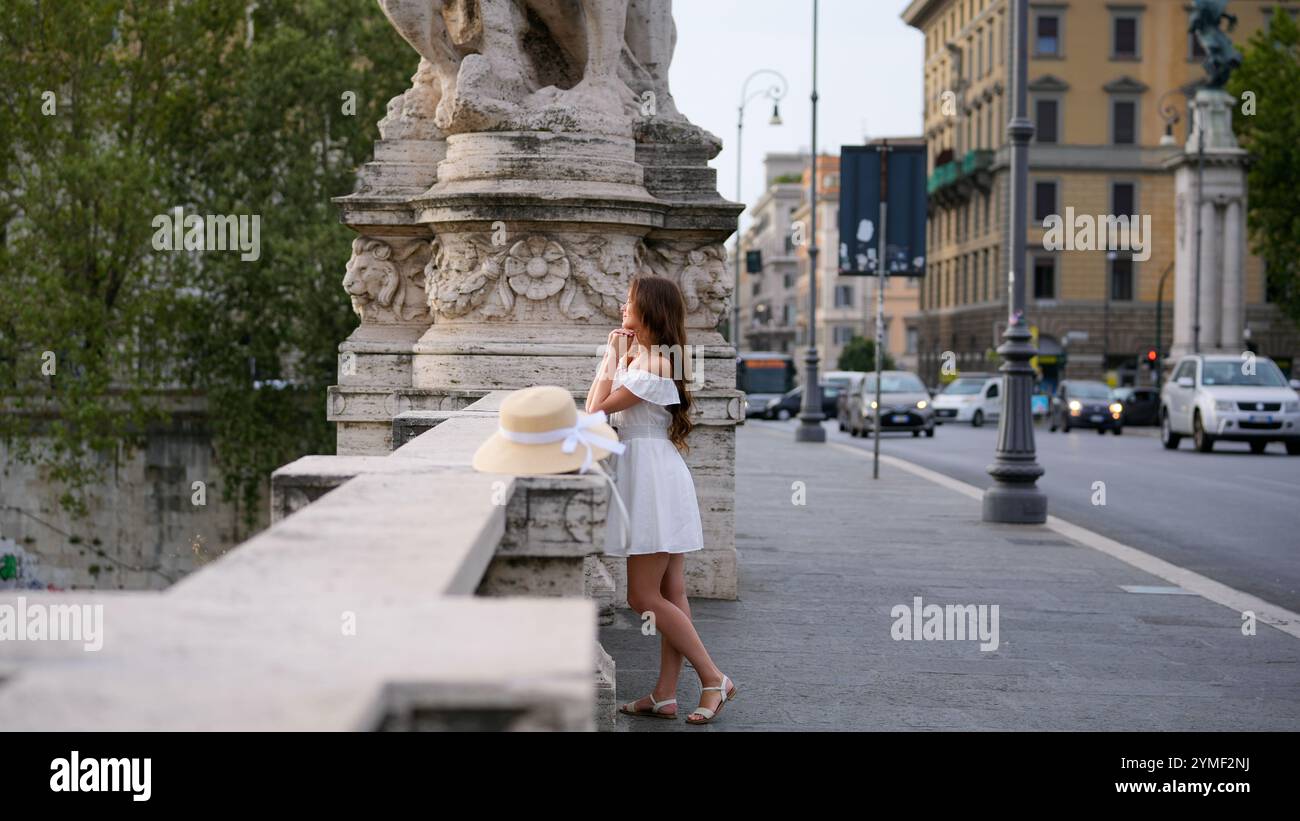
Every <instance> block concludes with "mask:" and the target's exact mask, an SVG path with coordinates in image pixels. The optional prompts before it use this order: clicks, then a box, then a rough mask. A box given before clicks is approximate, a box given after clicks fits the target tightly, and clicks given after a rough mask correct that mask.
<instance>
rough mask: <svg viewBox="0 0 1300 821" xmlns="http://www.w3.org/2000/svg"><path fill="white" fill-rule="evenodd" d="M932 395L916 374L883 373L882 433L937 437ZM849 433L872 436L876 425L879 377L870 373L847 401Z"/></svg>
mask: <svg viewBox="0 0 1300 821" xmlns="http://www.w3.org/2000/svg"><path fill="white" fill-rule="evenodd" d="M930 401H931V400H930V392H929V391H927V390H926V389H925V385H924V384H923V383H922V382H921V380H920V379H919V378H918V377H917V375H916V374H914V373H910V372H908V371H882V372H881V374H880V429H881V431H891V430H894V431H910V432H911V434H912V435H913V436H920V435H921V433H922V432H924V433H925V435H926V436H934V425H935V422H934V410H933V409H932V408H931V407H930ZM848 405H849V409H848V414H849V433H850V434H852V435H853V436H870V435H871V432H872V431H873V430H874V429H875V424H876V375H875V374H874V373H869V374H867V375H866V377H865V378H863V380H862V384H860V385H859V386H858V388H857V390H856V391H855V392H854V393H853V394H852V395H851V396H850V397H849V400H848Z"/></svg>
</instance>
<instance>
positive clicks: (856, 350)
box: [838, 335, 894, 371]
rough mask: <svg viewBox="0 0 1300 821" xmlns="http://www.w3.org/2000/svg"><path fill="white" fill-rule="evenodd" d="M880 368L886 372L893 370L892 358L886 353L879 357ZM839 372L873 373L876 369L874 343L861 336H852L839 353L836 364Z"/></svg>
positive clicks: (872, 340)
mask: <svg viewBox="0 0 1300 821" xmlns="http://www.w3.org/2000/svg"><path fill="white" fill-rule="evenodd" d="M880 361H881V363H882V364H881V366H880V367H881V368H882V369H883V370H886V371H892V370H893V369H894V358H893V357H892V356H890V355H889V354H888V353H885V354H884V355H882V356H881V357H880ZM838 366H839V370H841V371H874V370H875V369H876V341H875V340H874V339H866V338H864V337H861V336H856V335H855V336H853V338H851V339H850V340H849V342H848V344H847V345H845V346H844V350H842V351H840V361H839V363H838Z"/></svg>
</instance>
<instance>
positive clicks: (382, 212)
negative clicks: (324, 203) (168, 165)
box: [329, 0, 742, 598]
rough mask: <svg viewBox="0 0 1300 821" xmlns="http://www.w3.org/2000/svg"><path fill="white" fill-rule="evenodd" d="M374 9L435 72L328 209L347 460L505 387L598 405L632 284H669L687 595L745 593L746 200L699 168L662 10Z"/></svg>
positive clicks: (605, 1)
mask: <svg viewBox="0 0 1300 821" xmlns="http://www.w3.org/2000/svg"><path fill="white" fill-rule="evenodd" d="M381 6H382V7H383V8H384V10H385V12H386V13H387V14H388V15H389V18H390V20H392V22H393V24H394V26H395V27H396V28H397V29H398V31H399V33H401V35H402V36H403V37H404V38H406V39H407V41H408V42H410V43H411V45H412V46H413V47H414V48H415V49H416V51H417V52H419V53H420V54H421V56H422V57H424V58H425V59H424V60H422V61H421V64H420V69H419V70H418V71H417V73H416V75H415V76H414V77H413V85H412V87H411V89H410V90H409V91H407V92H405V93H404V94H402V95H401V96H399V97H397V98H394V100H393V101H392V102H391V103H390V104H389V114H388V116H387V117H386V118H385V119H384V121H383V122H381V123H380V131H381V134H382V136H383V138H384V139H383V140H381V141H380V142H379V143H378V145H377V147H376V152H375V161H374V162H372V163H370V164H368V165H366V166H365V167H364V168H363V169H362V172H361V175H360V180H359V183H358V190H357V192H356V193H354V194H352V195H350V196H347V197H342V198H339V199H338V200H337V202H338V204H339V206H340V208H341V211H342V220H343V222H344V223H346V224H347V225H349V226H350V227H352V228H353V229H354V230H356V231H357V232H358V234H359V235H360V236H359V237H358V239H357V240H356V242H355V243H354V245H353V253H352V259H351V261H350V262H349V263H348V272H347V277H346V278H345V282H344V286H345V288H347V290H348V293H349V294H350V295H351V297H352V300H353V307H354V308H355V309H356V312H357V315H358V316H359V317H360V318H361V324H360V326H359V327H358V328H357V329H356V331H354V332H353V334H352V335H351V336H350V337H349V338H348V339H347V340H346V341H345V342H344V343H343V344H342V345H340V347H339V353H340V358H339V384H338V385H337V386H335V387H334V388H332V389H331V391H330V396H329V402H330V419H331V420H333V421H334V422H335V423H336V424H337V426H338V452H339V453H340V454H379V453H386V452H388V451H389V450H390V449H391V448H392V446H393V441H392V431H393V424H392V422H393V419H394V417H396V416H397V415H399V414H402V413H406V412H412V411H415V412H420V411H453V410H458V409H460V408H463V407H465V406H466V405H468V404H470V403H471V402H473V401H474V400H475V399H477V398H478V397H481V396H483V395H484V394H486V393H487V392H489V391H492V390H503V389H504V390H510V389H517V388H523V387H527V386H530V385H538V384H555V385H561V386H564V387H566V388H569V389H570V390H572V391H573V392H574V394H575V396H583V395H585V393H586V390H587V388H588V386H589V385H590V383H591V380H592V378H593V377H594V375H595V370H596V367H597V365H598V363H599V361H600V357H601V354H602V348H603V345H604V344H605V340H606V338H607V336H608V334H609V331H610V330H611V329H613V328H615V327H617V326H618V324H619V323H620V321H621V312H620V307H621V304H622V303H623V302H624V301H625V300H626V296H627V292H628V286H629V283H630V282H631V280H632V278H633V277H636V276H662V277H666V278H669V279H672V280H673V281H674V282H676V283H677V284H678V285H679V286H680V287H681V290H682V293H683V295H684V296H685V298H686V302H687V309H688V312H689V313H688V317H687V328H688V343H689V345H690V346H691V350H690V351H688V352H687V356H688V357H689V358H690V359H691V365H692V366H693V370H694V371H695V373H694V374H693V377H692V381H691V382H690V383H688V389H689V390H690V391H691V393H692V395H693V398H694V402H695V413H696V423H697V425H698V427H697V428H696V430H695V432H694V433H693V434H692V436H691V441H690V445H691V447H690V452H689V454H688V455H687V456H686V460H687V464H688V465H689V466H690V468H691V470H692V473H693V475H694V478H695V482H696V487H697V490H698V492H699V499H700V512H701V516H702V519H703V524H704V537H705V545H706V549H705V550H703V551H701V552H699V553H696V554H692V555H691V556H690V557H689V559H688V563H687V573H688V590H689V592H690V593H691V594H692V595H701V596H707V597H719V598H734V597H735V596H736V561H735V521H734V517H735V504H734V502H735V490H734V475H735V434H734V426H735V425H736V424H738V423H739V422H740V421H741V419H742V417H741V406H740V394H739V392H738V391H737V390H736V389H735V384H736V382H735V351H734V349H733V348H732V347H731V346H730V345H729V344H728V343H727V342H726V341H725V340H724V339H723V338H722V336H721V335H720V334H719V333H718V332H717V330H716V328H717V325H718V322H719V319H720V318H722V317H724V316H727V313H728V310H729V305H730V302H729V300H730V298H731V279H730V276H729V274H728V272H727V266H726V252H725V250H724V248H723V242H724V241H725V240H726V239H727V237H728V236H730V234H731V233H732V232H733V231H734V230H735V229H736V217H737V216H738V214H739V212H740V211H741V210H742V209H741V206H739V205H736V204H734V203H730V202H727V201H725V200H723V199H722V198H721V197H720V196H719V195H718V193H717V186H716V178H715V174H714V172H713V170H712V169H711V168H709V165H708V162H709V160H710V159H712V158H713V157H714V156H716V154H717V152H718V151H719V150H720V148H721V143H720V142H719V141H718V140H717V138H716V137H713V136H712V135H711V134H708V133H707V132H704V131H702V130H701V129H699V128H697V127H696V126H694V125H692V124H691V123H690V122H689V121H687V120H686V118H685V117H683V116H682V115H681V114H680V113H678V112H677V110H676V108H675V107H674V105H673V101H672V95H671V94H670V93H669V91H668V87H667V81H666V77H667V68H668V64H669V62H670V60H671V56H672V43H673V37H674V33H673V30H672V16H671V6H670V4H669V3H667V2H664V0H585V2H583V3H582V10H581V13H580V14H577V11H578V9H577V7H574V8H573V9H570V10H568V11H565V10H564V9H563V8H562V7H561V6H558V5H555V4H553V3H546V2H525V3H523V4H522V5H520V4H516V3H514V2H503V0H477V2H476V3H475V4H474V6H475V8H476V9H477V11H478V15H477V16H476V17H474V18H473V19H466V18H462V17H456V16H448V12H447V10H446V9H443V7H442V4H440V3H436V2H431V3H430V4H428V8H426V7H425V6H424V5H423V4H407V3H403V4H396V3H391V2H383V0H381ZM524 6H526V7H527V9H528V14H521V12H520V9H521V8H522V7H524ZM575 14H576V16H574V15H575ZM591 26H595V27H597V29H598V31H596V32H593V31H590V30H586V29H588V28H589V27H591ZM571 54H586V55H587V59H586V61H585V62H578V61H571V58H569V57H568V56H566V55H571ZM602 55H603V56H602ZM608 573H609V575H610V576H611V577H612V578H613V579H615V581H617V580H618V579H619V578H621V576H622V569H621V568H617V567H610V568H609V570H608ZM618 595H623V590H622V589H621V588H620V589H619V590H618Z"/></svg>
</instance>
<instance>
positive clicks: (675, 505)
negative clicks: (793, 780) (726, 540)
mask: <svg viewBox="0 0 1300 821" xmlns="http://www.w3.org/2000/svg"><path fill="white" fill-rule="evenodd" d="M687 350H688V347H687V344H686V301H685V300H684V299H683V297H682V292H681V290H680V289H679V288H678V287H677V285H676V284H675V283H673V282H672V281H671V280H668V279H664V278H662V277H657V276H642V277H637V278H636V279H634V280H633V281H632V286H631V289H630V290H629V292H628V297H627V302H626V303H625V304H624V305H623V325H622V327H621V328H616V329H614V330H613V331H611V332H610V334H609V345H608V347H607V348H606V351H605V357H604V359H602V360H601V363H600V369H599V371H598V372H597V374H596V378H595V380H594V381H593V382H592V384H591V389H590V390H589V391H588V392H587V405H586V409H587V412H588V413H595V412H597V411H605V412H606V413H608V414H610V415H611V416H610V423H611V424H612V425H613V426H614V428H615V429H616V430H617V431H618V435H619V440H620V441H622V442H623V443H624V444H625V445H626V446H627V450H626V451H624V452H623V453H622V454H620V455H618V456H616V457H615V459H616V462H615V465H614V482H615V484H616V485H617V487H618V489H619V493H620V495H621V496H622V497H623V500H624V503H625V504H626V506H627V511H628V520H629V522H630V523H631V528H630V537H631V538H630V540H629V546H628V547H627V548H626V552H624V541H625V540H624V533H623V523H622V521H621V519H620V518H619V517H615V516H610V517H609V524H608V526H607V528H606V530H607V536H606V543H605V553H606V554H608V555H611V556H626V557H627V603H628V606H629V607H631V608H632V609H633V610H635V611H636V612H637V613H640V614H643V616H644V614H646V613H653V614H654V625H655V628H656V630H657V631H658V632H659V633H661V634H662V639H661V642H660V661H659V681H658V683H657V684H656V685H655V688H654V690H653V691H652V692H651V694H650V695H649V696H646V697H644V698H642V699H640V700H638V701H634V702H630V703H628V704H624V705H623V706H622V707H620V708H619V710H620V712H623V713H627V714H629V715H644V716H653V717H656V718H676V717H677V706H676V705H677V699H676V694H677V679H678V676H679V675H680V673H681V669H682V657H683V656H685V657H686V658H688V659H690V660H691V665H692V666H694V668H695V671H696V673H697V674H698V675H699V677H700V686H701V691H700V706H699V707H697V708H696V709H695V710H694V711H693V712H692V713H691V714H690V715H689V716H687V718H686V721H687V723H688V724H707V723H709V722H710V721H712V720H713V718H714V716H716V715H717V714H718V713H719V712H721V710H722V706H723V705H724V704H725V703H726V702H727V701H729V700H730V699H732V698H734V697H735V694H736V686H735V684H734V683H733V682H732V681H731V679H730V678H729V677H728V676H726V675H724V674H723V672H722V670H720V669H718V666H717V665H716V664H714V663H713V660H712V659H711V658H709V654H708V651H706V650H705V649H704V644H703V643H702V642H701V641H700V637H699V634H698V633H696V631H695V625H694V624H693V623H692V622H691V608H690V603H689V602H688V601H687V599H686V580H685V573H684V570H683V568H684V567H685V558H684V554H686V553H689V552H691V551H694V550H701V549H703V547H704V535H703V530H702V528H701V526H700V509H699V504H698V502H697V501H696V497H695V483H694V481H693V480H692V478H691V472H690V469H689V468H687V467H686V462H685V460H683V459H682V456H681V452H680V451H684V450H686V449H687V444H686V436H687V434H689V433H690V430H691V427H692V423H691V419H690V409H691V397H690V394H688V393H687V392H686V379H687V377H688V374H687V373H686V362H687V359H688V357H687V356H686V352H687Z"/></svg>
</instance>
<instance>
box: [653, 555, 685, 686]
mask: <svg viewBox="0 0 1300 821" xmlns="http://www.w3.org/2000/svg"><path fill="white" fill-rule="evenodd" d="M685 568H686V561H685V558H684V557H683V556H682V554H681V553H670V554H668V569H667V570H666V571H665V572H664V578H663V581H661V582H660V583H659V594H660V595H661V596H663V597H664V598H665V599H667V600H668V601H670V602H672V603H673V604H675V605H677V609H678V610H680V611H682V612H683V613H685V614H686V618H688V619H689V618H690V617H691V603H690V602H689V601H688V600H687V599H686V569H685ZM691 623H692V624H694V622H693V621H692V622H691ZM684 658H685V656H683V655H682V654H681V653H679V652H677V648H676V647H673V645H672V643H671V642H670V641H668V637H667V636H662V637H661V638H660V639H659V682H658V683H657V684H656V685H655V693H676V692H677V680H678V679H679V678H680V677H681V674H682V659H684ZM656 697H658V696H656Z"/></svg>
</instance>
